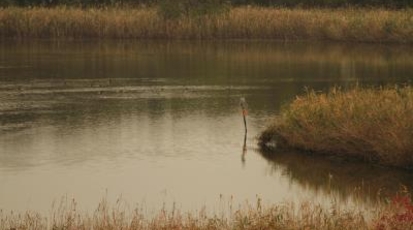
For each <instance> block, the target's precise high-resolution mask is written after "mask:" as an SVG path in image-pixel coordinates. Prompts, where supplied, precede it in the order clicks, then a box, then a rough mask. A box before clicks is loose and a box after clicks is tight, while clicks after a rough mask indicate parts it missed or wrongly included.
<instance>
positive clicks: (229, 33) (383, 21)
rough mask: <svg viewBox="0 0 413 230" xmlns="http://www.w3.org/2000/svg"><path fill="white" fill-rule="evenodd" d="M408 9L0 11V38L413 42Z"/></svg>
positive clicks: (56, 9) (412, 30) (59, 9)
mask: <svg viewBox="0 0 413 230" xmlns="http://www.w3.org/2000/svg"><path fill="white" fill-rule="evenodd" d="M411 14H412V12H411V10H399V11H394V10H385V9H374V10H371V9H338V10H322V9H313V10H303V9H283V8H281V9H275V8H258V7H240V8H232V9H231V10H230V11H229V12H228V13H226V14H221V15H213V16H203V17H195V18H193V17H181V18H179V19H175V20H164V19H162V17H160V16H159V15H158V14H157V10H156V8H132V9H126V8H122V9H119V8H108V9H78V8H67V7H59V8H54V9H45V8H32V9H27V8H2V9H0V34H1V35H2V36H3V37H19V38H24V37H29V38H32V37H35V38H39V37H48V38H50V37H52V38H80V37H82V38H84V37H87V38H167V39H169V38H172V39H210V38H224V39H226V38H231V39H235V38H242V39H245V38H246V39H287V40H290V39H311V40H334V41H363V42H407V43H410V42H412V41H413V36H412V33H413V27H412V24H413V21H412V20H413V19H412V17H411Z"/></svg>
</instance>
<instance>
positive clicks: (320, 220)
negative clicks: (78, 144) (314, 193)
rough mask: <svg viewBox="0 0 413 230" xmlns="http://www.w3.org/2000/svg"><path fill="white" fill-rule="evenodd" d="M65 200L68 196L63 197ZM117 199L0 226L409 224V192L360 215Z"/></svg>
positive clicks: (304, 207) (10, 218)
mask: <svg viewBox="0 0 413 230" xmlns="http://www.w3.org/2000/svg"><path fill="white" fill-rule="evenodd" d="M66 202H68V201H66ZM126 207H127V205H123V204H122V202H119V201H118V202H117V203H116V204H114V205H109V204H108V203H107V202H106V201H102V202H101V203H100V204H99V206H98V208H97V209H96V211H95V212H93V213H92V214H91V215H89V214H85V213H81V212H79V211H77V209H76V202H75V201H74V200H73V201H71V202H70V201H69V202H68V203H63V205H61V206H60V207H59V208H57V209H56V210H55V211H53V212H51V213H50V216H43V215H41V214H39V213H36V212H31V211H28V212H26V213H20V214H19V213H5V212H2V211H1V210H0V229H4V230H6V229H7V230H9V229H10V230H11V229H14V230H26V229H30V230H49V229H59V230H60V229H65V230H83V229H84V230H86V229H87V230H90V229H99V230H109V229H125V230H126V229H139V230H143V229H156V230H157V229H168V230H171V229H193V230H196V229H208V230H211V229H221V230H225V229H228V230H229V229H232V230H238V229H240V230H241V229H242V230H246V229H251V230H253V229H317V230H322V229H330V230H335V229H337V230H345V229H349V230H350V229H351V230H355V229H380V230H381V229H383V230H384V229H411V227H413V211H412V210H413V206H412V203H411V199H410V198H409V196H408V195H406V194H402V195H398V196H396V197H394V198H392V199H391V201H390V203H388V204H386V205H382V206H381V208H380V209H379V210H373V211H372V212H371V213H366V214H363V213H362V212H359V211H355V210H343V209H340V208H339V207H338V206H337V205H335V204H332V205H331V206H330V207H328V208H323V207H322V206H320V205H318V204H314V203H312V202H303V203H301V204H299V205H296V204H293V203H283V204H278V205H271V206H268V207H265V206H263V205H262V204H261V201H260V200H258V201H257V203H256V204H254V205H248V206H246V207H244V208H240V209H238V210H230V211H229V212H230V213H227V215H221V214H212V215H211V214H207V213H206V212H205V210H204V209H202V210H201V211H199V212H197V213H182V212H180V211H179V210H177V209H175V208H172V209H171V210H167V209H165V208H164V209H162V210H160V211H159V213H158V214H157V215H155V216H154V217H151V218H147V217H145V216H144V215H143V214H142V213H141V212H140V211H139V210H138V209H135V210H129V209H128V208H126Z"/></svg>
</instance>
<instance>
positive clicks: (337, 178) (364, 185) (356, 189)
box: [259, 150, 413, 204]
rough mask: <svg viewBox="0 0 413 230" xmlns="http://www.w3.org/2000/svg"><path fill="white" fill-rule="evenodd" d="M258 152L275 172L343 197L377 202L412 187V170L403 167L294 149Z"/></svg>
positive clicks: (314, 189)
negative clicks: (349, 159) (300, 151)
mask: <svg viewBox="0 0 413 230" xmlns="http://www.w3.org/2000/svg"><path fill="white" fill-rule="evenodd" d="M259 152H260V154H261V156H263V157H264V158H265V159H266V160H268V162H269V163H270V164H271V167H272V170H273V173H274V174H280V173H281V174H282V175H285V176H287V177H288V178H289V179H290V180H291V181H292V182H293V183H297V184H299V185H300V186H301V187H302V188H305V189H310V190H312V191H315V192H320V193H323V194H331V195H332V196H333V197H337V198H339V199H340V200H342V201H346V200H348V199H355V200H356V201H357V202H361V203H363V204H366V203H367V204H374V203H376V202H378V201H382V199H383V198H388V197H392V196H394V195H395V194H397V193H398V192H400V190H401V189H402V187H406V188H407V189H408V190H409V191H412V189H413V185H412V183H411V182H412V181H413V174H412V173H411V172H407V171H404V170H399V169H394V168H385V167H380V166H374V165H369V164H366V163H362V162H349V161H345V160H343V159H337V158H336V159H334V158H331V157H330V158H327V157H325V156H315V155H309V154H305V153H298V152H294V151H289V152H280V151H278V152H277V151H276V152H270V151H268V150H260V151H259Z"/></svg>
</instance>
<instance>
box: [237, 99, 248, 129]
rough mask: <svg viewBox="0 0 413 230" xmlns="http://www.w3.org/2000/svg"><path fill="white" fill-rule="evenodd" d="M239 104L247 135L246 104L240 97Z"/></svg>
mask: <svg viewBox="0 0 413 230" xmlns="http://www.w3.org/2000/svg"><path fill="white" fill-rule="evenodd" d="M239 104H240V106H241V109H242V117H243V118H244V127H245V134H247V115H248V104H247V101H245V98H244V97H241V99H240V101H239Z"/></svg>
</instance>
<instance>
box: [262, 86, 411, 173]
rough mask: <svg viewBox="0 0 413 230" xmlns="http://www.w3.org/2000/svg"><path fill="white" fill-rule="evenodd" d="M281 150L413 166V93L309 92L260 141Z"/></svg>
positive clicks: (384, 89) (397, 90)
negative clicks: (286, 149)
mask: <svg viewBox="0 0 413 230" xmlns="http://www.w3.org/2000/svg"><path fill="white" fill-rule="evenodd" d="M259 139H260V144H261V146H263V147H264V148H265V146H267V145H268V143H271V142H273V141H275V142H276V144H277V147H278V148H294V149H299V150H304V151H306V152H312V153H320V154H327V155H332V156H339V157H343V158H345V159H356V158H358V159H363V160H366V161H371V162H376V163H378V164H383V165H389V166H396V167H402V168H409V169H411V168H412V167H413V151H412V149H413V141H412V140H413V88H411V87H410V86H404V87H382V88H360V87H355V88H354V89H351V90H341V89H339V88H332V89H331V90H330V91H329V92H327V93H316V92H314V91H311V90H309V91H308V92H307V93H306V94H305V95H303V96H298V97H297V98H296V99H295V100H294V101H293V102H292V103H291V104H289V105H287V106H286V107H285V108H284V109H283V110H282V111H281V114H280V115H279V116H278V117H277V119H276V121H275V122H274V123H273V124H271V125H270V127H268V128H267V129H266V130H265V131H263V132H262V134H261V136H260V138H259Z"/></svg>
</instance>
